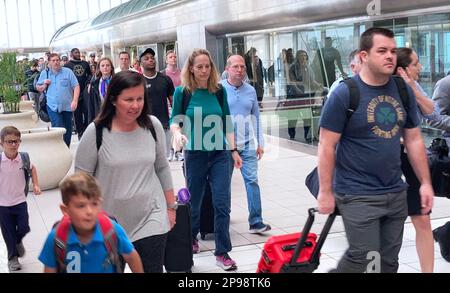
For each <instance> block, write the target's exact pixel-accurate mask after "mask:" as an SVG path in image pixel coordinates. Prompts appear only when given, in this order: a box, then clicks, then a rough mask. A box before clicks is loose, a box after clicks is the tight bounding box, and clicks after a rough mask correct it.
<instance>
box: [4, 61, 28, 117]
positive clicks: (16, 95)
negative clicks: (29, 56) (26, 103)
mask: <svg viewBox="0 0 450 293" xmlns="http://www.w3.org/2000/svg"><path fill="white" fill-rule="evenodd" d="M16 57H17V56H16V53H14V52H6V53H2V54H0V101H1V102H2V104H3V113H4V114H7V113H18V112H20V111H19V103H20V97H21V96H22V93H23V92H24V91H25V86H26V79H25V64H23V63H22V62H17V61H16Z"/></svg>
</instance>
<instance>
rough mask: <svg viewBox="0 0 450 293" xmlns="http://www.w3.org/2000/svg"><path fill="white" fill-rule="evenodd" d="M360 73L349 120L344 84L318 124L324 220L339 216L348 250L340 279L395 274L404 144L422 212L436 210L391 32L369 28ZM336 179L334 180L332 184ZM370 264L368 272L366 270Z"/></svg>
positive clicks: (402, 207) (403, 208) (400, 226)
mask: <svg viewBox="0 0 450 293" xmlns="http://www.w3.org/2000/svg"><path fill="white" fill-rule="evenodd" d="M360 58H361V62H362V65H361V66H362V67H361V71H360V73H359V75H357V76H355V77H353V79H354V81H355V82H356V84H357V85H358V90H359V93H360V99H359V104H358V107H357V109H356V111H355V112H354V113H353V115H352V116H351V117H350V119H349V118H348V117H347V109H348V108H349V104H350V96H349V90H348V87H347V85H346V84H345V83H341V84H340V85H339V86H338V87H337V88H336V90H335V91H334V92H333V93H332V94H331V96H330V98H329V99H328V101H327V103H326V104H325V107H324V109H323V114H322V117H321V121H320V127H321V129H320V144H319V151H318V156H319V168H318V169H319V181H320V190H319V195H318V204H319V212H321V213H323V214H329V213H332V212H333V211H334V209H335V205H337V208H338V209H339V211H340V213H341V214H342V219H343V222H344V226H345V230H346V234H347V238H348V242H349V248H348V250H347V251H346V253H345V254H344V256H343V257H342V259H341V260H340V261H339V263H338V266H337V268H336V272H352V273H356V272H366V271H370V272H385V273H388V272H397V270H398V253H399V251H400V248H401V244H402V237H403V227H404V222H405V219H406V217H407V201H406V189H407V185H406V183H404V182H403V180H402V179H401V176H402V171H401V169H400V140H401V138H403V141H404V145H405V148H406V149H407V152H408V158H409V160H410V162H411V164H412V166H413V167H414V170H415V172H416V175H417V177H418V178H419V180H420V182H421V188H420V193H421V202H422V212H423V213H424V214H426V213H428V212H429V211H430V209H431V207H432V205H433V196H434V193H433V188H432V186H431V181H430V174H429V170H428V164H427V157H426V155H425V147H424V142H423V139H422V136H421V133H420V128H419V118H418V115H417V111H415V110H410V111H406V110H405V109H417V105H416V101H415V99H414V95H413V93H412V91H411V89H410V88H408V96H409V98H408V103H409V105H407V106H406V107H405V105H403V104H402V99H401V97H400V95H399V92H398V88H397V86H396V84H395V81H394V80H393V78H392V77H391V76H392V74H393V72H394V69H395V65H396V62H397V56H396V44H395V40H394V34H393V32H392V31H390V30H387V29H383V28H371V29H368V30H367V31H366V32H364V33H363V34H362V36H361V40H360ZM333 175H334V176H333ZM369 263H370V268H369Z"/></svg>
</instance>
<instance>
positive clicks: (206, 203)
mask: <svg viewBox="0 0 450 293" xmlns="http://www.w3.org/2000/svg"><path fill="white" fill-rule="evenodd" d="M212 233H214V206H213V202H212V193H211V186H210V184H209V182H207V183H206V187H205V194H204V195H203V201H202V206H201V209H200V238H201V239H202V240H205V239H206V236H207V235H208V234H212Z"/></svg>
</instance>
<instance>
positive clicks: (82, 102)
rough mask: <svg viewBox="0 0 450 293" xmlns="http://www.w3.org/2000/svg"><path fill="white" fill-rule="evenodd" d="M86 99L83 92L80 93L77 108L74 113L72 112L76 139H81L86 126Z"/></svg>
mask: <svg viewBox="0 0 450 293" xmlns="http://www.w3.org/2000/svg"><path fill="white" fill-rule="evenodd" d="M87 99H88V97H87V95H84V92H81V93H80V99H79V101H78V106H77V109H76V110H75V112H73V117H74V120H75V129H76V131H77V134H78V139H81V137H82V136H83V133H84V131H85V130H86V127H87V125H88V122H87V120H88V111H87V109H88V108H87V106H86V100H87Z"/></svg>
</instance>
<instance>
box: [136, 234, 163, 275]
mask: <svg viewBox="0 0 450 293" xmlns="http://www.w3.org/2000/svg"><path fill="white" fill-rule="evenodd" d="M166 241H167V233H166V234H161V235H154V236H150V237H146V238H142V239H139V240H137V241H135V242H133V245H134V248H135V249H136V251H137V253H138V254H139V256H140V257H141V260H142V264H143V266H144V273H162V272H163V264H164V255H165V252H166Z"/></svg>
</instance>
